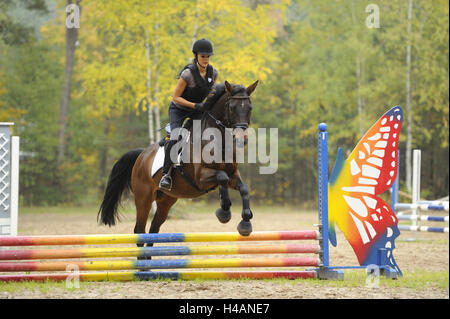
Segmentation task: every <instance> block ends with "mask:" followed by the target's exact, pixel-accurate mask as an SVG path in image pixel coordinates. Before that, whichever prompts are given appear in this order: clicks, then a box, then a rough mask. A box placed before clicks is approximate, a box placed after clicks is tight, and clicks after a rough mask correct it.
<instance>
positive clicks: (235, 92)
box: [224, 81, 258, 146]
mask: <svg viewBox="0 0 450 319" xmlns="http://www.w3.org/2000/svg"><path fill="white" fill-rule="evenodd" d="M257 85H258V81H256V82H255V83H253V84H252V85H250V86H248V87H247V88H246V87H244V86H242V85H232V84H230V83H228V82H227V81H225V89H226V92H227V97H226V103H225V110H224V111H225V122H226V123H227V126H228V127H229V128H232V129H233V133H234V138H235V139H236V142H237V143H238V145H241V146H242V145H243V144H247V141H248V131H247V129H248V126H249V125H250V116H251V112H252V102H251V100H250V95H251V94H252V92H253V91H254V90H255V89H256V86H257Z"/></svg>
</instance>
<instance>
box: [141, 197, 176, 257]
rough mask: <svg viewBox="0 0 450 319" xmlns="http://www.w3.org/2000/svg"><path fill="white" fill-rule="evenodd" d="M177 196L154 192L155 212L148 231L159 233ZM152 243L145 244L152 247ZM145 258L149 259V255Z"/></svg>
mask: <svg viewBox="0 0 450 319" xmlns="http://www.w3.org/2000/svg"><path fill="white" fill-rule="evenodd" d="M176 201H177V198H175V197H171V196H169V195H166V194H165V193H163V192H161V191H157V192H156V212H155V216H153V220H152V223H151V225H150V230H149V233H159V229H160V228H161V225H162V224H163V223H164V222H165V221H166V219H167V216H168V215H169V210H170V207H172V206H173V204H175V202H176ZM152 246H153V243H149V244H147V247H152ZM145 259H151V256H146V257H145Z"/></svg>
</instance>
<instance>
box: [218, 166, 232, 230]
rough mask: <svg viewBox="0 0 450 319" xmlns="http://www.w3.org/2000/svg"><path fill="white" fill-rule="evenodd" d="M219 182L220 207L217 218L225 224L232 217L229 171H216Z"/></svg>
mask: <svg viewBox="0 0 450 319" xmlns="http://www.w3.org/2000/svg"><path fill="white" fill-rule="evenodd" d="M216 179H217V184H219V198H220V208H219V209H218V210H216V216H217V219H219V221H220V222H221V223H223V224H225V223H228V222H229V221H230V219H231V211H230V206H231V200H230V195H229V194H228V181H229V180H230V179H229V178H228V175H227V173H225V172H224V171H217V173H216Z"/></svg>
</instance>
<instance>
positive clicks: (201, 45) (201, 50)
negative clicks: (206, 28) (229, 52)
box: [192, 39, 214, 55]
mask: <svg viewBox="0 0 450 319" xmlns="http://www.w3.org/2000/svg"><path fill="white" fill-rule="evenodd" d="M192 52H193V53H195V54H207V55H213V54H214V52H213V46H212V44H211V42H209V41H208V40H206V39H200V40H197V41H195V43H194V45H193V47H192Z"/></svg>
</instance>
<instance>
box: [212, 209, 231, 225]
mask: <svg viewBox="0 0 450 319" xmlns="http://www.w3.org/2000/svg"><path fill="white" fill-rule="evenodd" d="M216 217H217V219H218V220H219V222H221V223H222V224H226V223H228V222H229V221H230V219H231V211H230V210H229V209H227V210H224V209H223V208H222V207H221V208H219V209H218V210H216Z"/></svg>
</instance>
